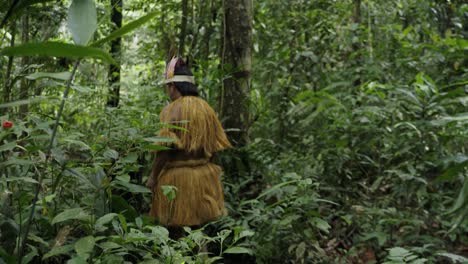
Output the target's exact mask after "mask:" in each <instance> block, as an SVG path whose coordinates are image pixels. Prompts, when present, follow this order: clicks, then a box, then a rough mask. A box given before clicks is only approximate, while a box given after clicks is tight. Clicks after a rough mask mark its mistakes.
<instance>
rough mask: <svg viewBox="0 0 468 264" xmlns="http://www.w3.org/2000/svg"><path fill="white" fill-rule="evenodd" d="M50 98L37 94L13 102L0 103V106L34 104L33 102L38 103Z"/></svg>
mask: <svg viewBox="0 0 468 264" xmlns="http://www.w3.org/2000/svg"><path fill="white" fill-rule="evenodd" d="M50 99H51V98H48V97H43V96H38V97H33V98H29V99H26V100H18V101H14V102H9V103H4V104H0V108H10V107H17V106H21V105H27V104H34V103H39V102H42V101H45V100H50Z"/></svg>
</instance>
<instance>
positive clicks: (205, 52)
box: [202, 0, 218, 60]
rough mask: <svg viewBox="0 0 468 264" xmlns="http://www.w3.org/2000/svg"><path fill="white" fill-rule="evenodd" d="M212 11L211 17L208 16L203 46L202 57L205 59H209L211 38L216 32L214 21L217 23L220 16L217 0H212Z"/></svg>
mask: <svg viewBox="0 0 468 264" xmlns="http://www.w3.org/2000/svg"><path fill="white" fill-rule="evenodd" d="M210 9H211V13H210V17H209V18H208V24H207V27H206V32H205V35H204V36H203V44H204V46H203V48H202V58H203V59H205V60H208V57H209V56H210V39H211V35H212V34H213V32H214V26H213V25H214V23H216V18H217V16H218V12H217V11H218V10H217V7H216V2H215V0H211V7H210Z"/></svg>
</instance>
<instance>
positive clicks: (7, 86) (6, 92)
mask: <svg viewBox="0 0 468 264" xmlns="http://www.w3.org/2000/svg"><path fill="white" fill-rule="evenodd" d="M11 23H12V24H11V39H10V47H13V46H14V45H15V36H16V21H12V22H11ZM12 70H13V56H10V57H8V63H7V69H6V74H5V79H4V83H3V87H4V89H3V102H4V103H8V102H10V96H11V84H12V82H11V80H10V77H11V72H12ZM3 111H4V113H7V112H8V108H4V109H3Z"/></svg>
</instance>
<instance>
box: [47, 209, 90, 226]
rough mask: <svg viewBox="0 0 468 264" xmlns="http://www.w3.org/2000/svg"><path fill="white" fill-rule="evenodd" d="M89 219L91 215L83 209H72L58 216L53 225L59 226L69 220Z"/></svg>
mask: <svg viewBox="0 0 468 264" xmlns="http://www.w3.org/2000/svg"><path fill="white" fill-rule="evenodd" d="M88 217H89V214H88V213H87V212H85V211H84V210H83V208H80V207H78V208H72V209H67V210H65V211H63V212H61V213H60V214H58V215H56V216H55V217H54V219H53V220H52V224H53V225H54V224H57V223H60V222H64V221H67V220H72V219H78V220H83V219H87V218H88Z"/></svg>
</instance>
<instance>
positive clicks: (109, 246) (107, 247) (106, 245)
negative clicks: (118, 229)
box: [98, 242, 122, 252]
mask: <svg viewBox="0 0 468 264" xmlns="http://www.w3.org/2000/svg"><path fill="white" fill-rule="evenodd" d="M98 246H99V247H100V248H102V250H103V251H104V252H106V251H109V250H112V249H117V248H121V247H122V246H121V245H119V244H117V243H114V242H103V243H100V244H98Z"/></svg>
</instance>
